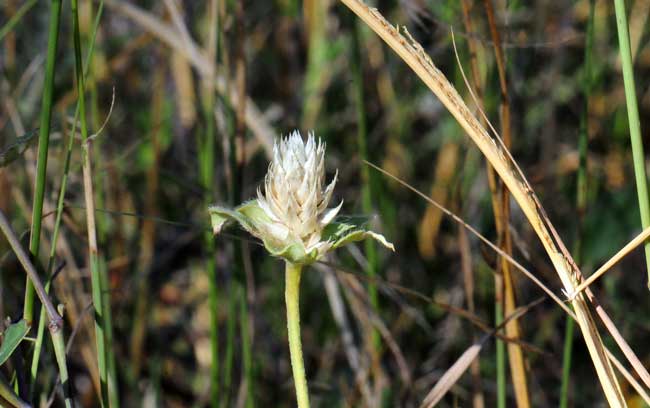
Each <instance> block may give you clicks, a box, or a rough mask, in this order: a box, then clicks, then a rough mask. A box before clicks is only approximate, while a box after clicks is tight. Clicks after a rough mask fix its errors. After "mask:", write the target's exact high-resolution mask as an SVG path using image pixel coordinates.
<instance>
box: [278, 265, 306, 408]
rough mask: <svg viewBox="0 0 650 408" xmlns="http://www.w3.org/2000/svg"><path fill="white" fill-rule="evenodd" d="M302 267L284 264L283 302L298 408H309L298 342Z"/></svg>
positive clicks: (300, 349) (300, 345) (300, 346)
mask: <svg viewBox="0 0 650 408" xmlns="http://www.w3.org/2000/svg"><path fill="white" fill-rule="evenodd" d="M301 273H302V265H298V264H293V263H291V262H287V263H286V276H285V278H286V287H285V292H284V300H285V302H286V304H287V331H288V335H289V354H290V355H291V369H292V370H293V382H294V384H295V386H296V400H297V401H298V408H309V393H308V391H307V379H306V377H305V365H304V363H303V359H302V344H301V342H300V275H301Z"/></svg>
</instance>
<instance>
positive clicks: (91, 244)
mask: <svg viewBox="0 0 650 408" xmlns="http://www.w3.org/2000/svg"><path fill="white" fill-rule="evenodd" d="M77 3H78V1H77V0H72V2H71V8H72V27H73V39H74V51H75V73H76V79H77V89H78V98H79V101H78V103H79V118H80V124H81V127H80V129H81V139H82V172H83V184H84V201H85V205H86V222H87V225H88V227H87V229H88V254H89V261H90V279H91V286H92V299H93V309H94V312H95V342H96V344H97V367H98V370H99V380H100V383H101V403H102V406H103V407H108V406H110V405H109V400H108V395H109V393H108V379H107V376H108V370H107V365H106V334H105V313H104V302H103V300H104V295H103V290H102V278H101V276H100V270H99V257H98V249H97V231H96V226H95V203H94V193H93V182H92V174H91V172H92V167H91V164H90V149H89V144H90V141H89V138H88V126H87V121H86V102H85V89H86V88H85V80H84V74H83V69H82V60H81V40H80V35H79V13H78V9H77Z"/></svg>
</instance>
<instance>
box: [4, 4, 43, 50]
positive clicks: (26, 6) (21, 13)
mask: <svg viewBox="0 0 650 408" xmlns="http://www.w3.org/2000/svg"><path fill="white" fill-rule="evenodd" d="M37 1H38V0H29V1H27V2H26V3H25V4H23V5H22V6H20V8H19V9H18V11H16V13H15V14H14V15H13V16H11V18H10V19H9V21H7V23H6V24H5V25H3V26H2V28H0V41H2V39H3V38H5V36H6V35H7V34H8V33H10V32H11V30H13V28H14V27H15V26H16V24H18V23H19V22H20V20H22V18H23V16H24V15H25V14H27V12H28V11H29V10H31V9H32V7H34V4H36V2H37Z"/></svg>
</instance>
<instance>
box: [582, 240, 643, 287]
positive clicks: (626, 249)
mask: <svg viewBox="0 0 650 408" xmlns="http://www.w3.org/2000/svg"><path fill="white" fill-rule="evenodd" d="M648 237H650V228H646V229H645V230H643V231H641V233H640V234H639V235H637V236H636V237H635V238H634V239H633V240H632V241H630V242H628V243H627V245H625V246H624V247H623V248H621V250H620V251H618V252H617V253H616V255H614V256H613V257H611V258H610V259H609V261H607V262H605V263H604V264H603V266H601V267H600V268H598V270H597V271H596V272H594V273H592V274H591V275H589V278H587V279H586V280H585V281H583V282H582V283H580V284H579V285H578V286H576V289H575V292H574V293H573V294H572V295H571V296H570V297H571V298H573V297H574V296H575V295H577V294H578V293H580V292H582V291H583V290H584V289H585V288H587V287H588V286H590V285H591V284H592V283H594V282H595V281H596V279H598V278H600V277H601V276H602V275H603V274H605V272H607V271H609V270H610V269H611V268H612V267H613V266H614V265H616V264H617V263H618V262H619V261H620V260H621V259H623V258H624V257H625V255H627V254H629V253H630V252H631V251H632V250H633V249H635V248H636V247H638V246H639V245H641V244H643V243H644V242H645V240H646V239H648Z"/></svg>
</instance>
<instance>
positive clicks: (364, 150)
mask: <svg viewBox="0 0 650 408" xmlns="http://www.w3.org/2000/svg"><path fill="white" fill-rule="evenodd" d="M361 27H362V23H361V22H360V21H356V22H355V29H354V32H353V36H352V39H353V41H352V45H353V47H352V51H353V52H352V54H353V58H352V61H353V64H352V74H353V78H354V85H355V87H354V88H355V103H356V107H357V139H358V144H359V156H360V159H361V161H362V162H363V161H367V160H368V142H367V136H368V131H367V124H366V108H365V102H364V100H365V98H364V95H363V79H364V77H363V69H362V66H361ZM361 180H362V185H361V208H362V209H363V213H364V214H372V213H373V212H374V209H373V206H372V183H371V180H370V169H369V168H368V166H361ZM364 248H365V251H366V257H367V259H368V266H367V268H366V273H367V275H368V277H369V278H370V279H369V282H368V297H369V299H370V305H371V306H372V308H373V309H374V311H375V313H379V299H378V297H377V285H376V284H375V276H376V275H377V248H376V246H375V242H374V241H373V240H372V239H367V240H365V241H364ZM371 339H372V344H373V345H374V347H375V351H378V350H379V348H380V346H381V337H380V336H379V332H378V331H377V330H376V329H374V328H373V330H372V334H371Z"/></svg>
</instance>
